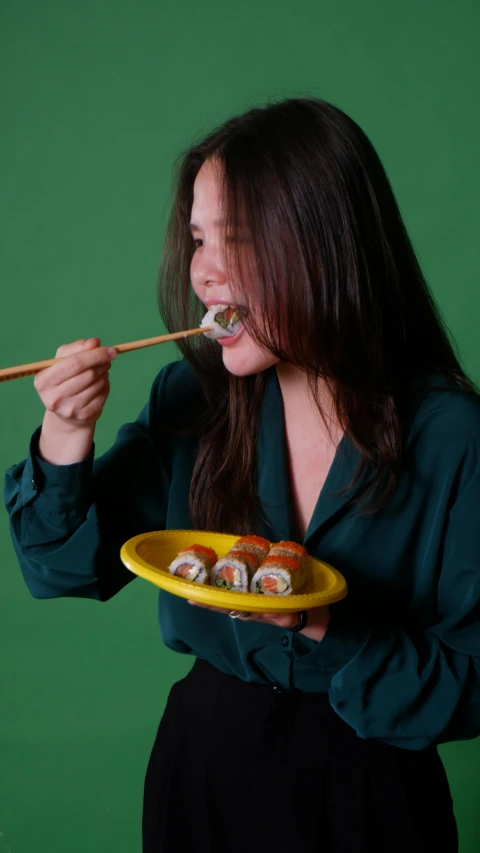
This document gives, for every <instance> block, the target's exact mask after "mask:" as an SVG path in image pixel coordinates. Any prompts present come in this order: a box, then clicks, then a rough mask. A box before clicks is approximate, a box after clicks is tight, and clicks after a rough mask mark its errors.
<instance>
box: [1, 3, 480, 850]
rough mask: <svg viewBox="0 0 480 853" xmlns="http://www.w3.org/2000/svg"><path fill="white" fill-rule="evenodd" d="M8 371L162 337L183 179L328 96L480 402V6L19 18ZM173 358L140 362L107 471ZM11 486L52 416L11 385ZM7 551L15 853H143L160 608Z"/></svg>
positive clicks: (75, 12) (5, 345)
mask: <svg viewBox="0 0 480 853" xmlns="http://www.w3.org/2000/svg"><path fill="white" fill-rule="evenodd" d="M0 19H1V20H0V64H1V74H0V87H1V93H0V95H1V100H0V104H1V107H0V109H1V114H0V121H1V133H0V168H1V174H0V187H1V197H2V202H1V239H0V242H1V259H0V270H1V279H0V281H1V296H2V299H1V314H0V322H1V335H0V365H1V366H9V365H13V364H19V363H23V362H28V361H34V360H37V359H41V358H48V357H51V356H53V355H54V354H55V350H56V348H57V347H58V346H59V345H60V344H61V343H63V342H67V341H71V340H76V339H77V338H80V337H90V336H93V335H97V336H99V337H100V338H101V340H102V342H105V343H107V342H108V343H111V344H117V343H121V342H122V341H128V340H134V339H137V338H142V337H149V336H151V335H155V334H160V333H162V331H163V328H162V325H161V323H160V321H159V317H158V312H157V308H156V296H155V287H156V273H157V266H158V260H159V256H160V252H161V243H162V235H163V233H164V227H165V217H166V209H167V203H168V191H169V185H170V176H171V168H172V163H173V161H174V158H175V157H176V156H177V155H178V154H179V152H180V151H181V150H182V149H184V148H185V147H186V146H187V145H188V144H189V143H190V142H191V141H192V139H193V138H194V137H196V136H197V135H198V134H200V133H202V132H204V131H206V130H208V129H209V128H210V127H212V126H213V125H214V124H216V123H218V122H219V121H222V120H224V119H225V118H227V117H228V116H230V115H232V114H234V113H235V112H238V111H239V110H243V109H244V108H247V107H249V106H251V105H254V104H257V103H263V102H264V101H265V100H267V99H268V98H272V97H273V98H277V97H283V96H287V95H315V96H319V97H323V98H325V99H326V100H330V101H332V102H333V103H335V104H337V105H338V106H340V107H341V108H343V109H344V110H345V111H346V112H348V113H349V114H350V115H352V117H353V118H354V119H356V120H357V121H358V122H359V123H360V125H361V126H362V127H363V128H364V130H365V131H366V132H367V134H368V135H369V136H370V138H371V139H372V140H373V142H374V145H375V146H376V148H377V150H378V152H379V154H380V157H381V158H382V160H383V162H384V164H385V166H386V169H387V172H388V174H389V177H390V179H391V181H392V184H393V187H394V191H395V193H396V195H397V198H398V201H399V204H400V207H401V210H402V212H403V215H404V217H405V220H406V223H407V227H408V229H409V232H410V234H411V237H412V239H413V242H414V245H415V247H416V250H417V252H418V255H419V258H420V261H421V263H422V265H423V268H424V270H425V273H426V275H427V277H428V280H429V282H430V284H431V286H432V288H433V291H434V293H435V295H436V297H437V300H438V301H439V303H440V306H441V308H442V311H443V313H444V315H445V317H446V318H447V321H448V323H449V326H450V328H451V330H452V333H453V334H454V336H455V338H456V339H457V341H458V344H459V348H460V351H461V354H462V358H463V361H464V364H465V366H466V368H467V369H468V370H469V371H470V373H471V375H472V376H473V378H474V379H475V380H476V381H479V380H480V345H479V342H478V318H479V312H480V293H479V289H478V259H477V258H476V251H477V246H478V233H477V232H478V198H479V195H480V193H479V190H480V187H479V170H478V150H479V119H478V110H477V109H476V96H475V93H476V91H477V85H478V58H477V56H478V38H477V34H478V23H479V20H478V19H479V14H478V5H477V3H475V2H459V3H455V4H454V3H451V2H448V0H447V2H445V0H404V2H403V3H402V4H398V3H393V2H388V0H387V2H385V0H365V2H363V3H358V2H356V0H339V2H335V3H332V2H326V0H310V2H308V0H298V2H296V3H292V2H281V0H280V2H277V3H273V2H272V1H271V0H244V2H243V3H242V4H228V3H224V2H220V1H219V2H215V0H205V2H203V3H202V4H197V3H195V2H189V3H185V2H181V0H163V2H160V0H156V2H155V0H120V2H118V0H117V1H115V0H84V2H82V3H81V4H78V3H74V2H73V0H56V2H55V0H43V2H41V3H40V2H34V0H25V2H23V3H18V2H17V0H3V2H2V3H1V4H0ZM176 357H177V351H176V350H175V348H174V347H173V346H172V345H166V346H162V347H156V348H152V349H149V350H144V351H140V352H136V353H131V354H129V355H123V356H120V357H119V358H118V359H117V361H116V362H115V363H114V364H113V366H112V371H111V383H112V390H111V396H110V398H109V401H108V403H107V406H106V409H105V411H104V414H103V416H102V419H101V420H100V422H99V425H98V429H97V434H96V447H97V453H101V452H103V451H105V450H106V449H107V448H108V447H109V446H110V445H111V443H112V442H113V440H114V437H115V433H116V431H117V429H118V427H119V426H120V425H121V424H122V423H123V422H125V421H128V420H132V419H134V418H135V417H136V416H137V414H138V412H139V411H140V409H141V408H142V406H143V405H144V403H145V402H146V399H147V396H148V393H149V390H150V386H151V383H152V381H153V379H154V377H155V375H156V373H157V371H158V370H159V369H160V368H161V367H162V366H163V365H164V364H165V363H167V362H168V361H170V360H172V359H174V358H176ZM0 412H1V417H0V430H1V443H0V454H1V463H2V464H1V468H2V471H3V470H5V468H7V467H8V466H10V465H11V464H13V463H15V462H18V461H20V460H21V459H23V458H24V457H25V455H26V451H27V447H28V442H29V438H30V435H31V433H32V432H33V430H34V429H35V428H36V427H37V426H38V424H39V423H40V422H41V419H42V412H43V409H42V405H41V403H40V400H39V399H38V397H37V395H36V392H35V390H34V388H33V381H32V380H31V379H28V378H27V379H20V380H17V381H15V382H9V383H6V384H4V385H1V386H0ZM0 535H1V618H0V635H1V637H0V639H1V642H0V656H1V685H2V688H1V695H0V718H1V719H0V761H1V767H0V853H43V851H45V853H46V851H48V853H65V851H67V850H68V851H69V853H84V851H86V850H88V851H89V853H110V851H119V850H128V851H129V853H139V851H140V815H141V801H142V782H143V776H144V772H145V768H146V763H147V759H148V754H149V750H150V748H151V745H152V743H153V739H154V736H155V732H156V727H157V725H158V721H159V719H160V716H161V713H162V710H163V707H164V703H165V700H166V696H167V693H168V690H169V688H170V685H171V684H172V683H173V681H175V680H176V679H178V678H179V677H182V676H183V675H184V674H185V673H186V671H187V670H188V668H189V667H190V665H191V661H190V660H189V659H186V658H183V657H181V656H179V655H174V654H172V653H171V652H169V651H168V650H166V649H165V648H164V647H163V646H162V644H161V640H160V636H159V630H158V626H157V621H156V590H155V588H154V587H151V586H150V585H149V584H148V583H147V582H144V581H141V580H137V581H135V582H134V583H133V584H131V585H130V586H129V587H128V588H127V589H125V590H123V591H122V592H121V593H120V594H119V595H118V596H117V597H116V598H115V599H113V600H112V601H111V602H109V603H108V604H98V603H95V602H89V601H75V600H54V601H34V600H33V599H31V598H30V597H29V593H28V592H27V590H26V587H25V586H24V584H23V581H22V579H21V575H20V570H19V568H18V565H17V562H16V558H15V555H14V552H13V548H12V546H11V543H10V539H9V535H8V527H7V516H6V513H4V515H3V517H2V518H1V521H0ZM441 754H442V757H443V759H444V761H445V763H446V767H447V772H448V776H449V779H450V784H451V788H452V793H453V796H454V800H455V808H456V814H457V818H458V823H459V829H460V837H461V853H474V852H475V851H478V850H479V849H480V818H479V805H480V802H479V790H480V770H479V758H480V743H479V741H478V740H477V741H474V742H463V743H457V744H449V745H446V746H444V747H442V748H441Z"/></svg>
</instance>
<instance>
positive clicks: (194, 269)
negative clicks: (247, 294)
mask: <svg viewBox="0 0 480 853" xmlns="http://www.w3.org/2000/svg"><path fill="white" fill-rule="evenodd" d="M190 274H191V279H192V284H193V285H194V286H195V287H209V286H212V285H223V284H226V281H227V279H226V273H225V268H224V264H223V260H222V257H221V252H220V248H219V247H217V246H212V245H210V246H209V245H204V246H202V247H201V249H200V250H197V252H196V253H195V254H194V256H193V259H192V264H191V270H190Z"/></svg>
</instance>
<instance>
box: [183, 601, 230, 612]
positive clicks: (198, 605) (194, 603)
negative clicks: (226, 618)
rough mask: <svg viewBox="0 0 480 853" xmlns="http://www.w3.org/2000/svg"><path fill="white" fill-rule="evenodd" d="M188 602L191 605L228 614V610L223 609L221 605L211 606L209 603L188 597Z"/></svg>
mask: <svg viewBox="0 0 480 853" xmlns="http://www.w3.org/2000/svg"><path fill="white" fill-rule="evenodd" d="M188 603H189V604H191V605H192V607H201V608H202V609H203V610H215V612H216V613H225V614H227V615H228V613H229V611H228V610H225V609H224V608H223V607H212V606H211V605H210V604H200V603H199V602H198V601H191V600H190V599H188Z"/></svg>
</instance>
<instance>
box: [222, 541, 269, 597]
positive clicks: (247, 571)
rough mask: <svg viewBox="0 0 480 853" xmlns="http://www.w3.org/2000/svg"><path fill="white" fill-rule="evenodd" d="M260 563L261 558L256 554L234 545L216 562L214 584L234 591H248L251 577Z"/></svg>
mask: <svg viewBox="0 0 480 853" xmlns="http://www.w3.org/2000/svg"><path fill="white" fill-rule="evenodd" d="M258 565H259V560H258V559H257V558H256V557H255V555H254V554H251V553H249V552H248V551H240V550H236V549H235V547H234V548H232V549H231V550H230V551H229V552H228V554H225V556H224V557H220V559H219V560H217V562H216V563H215V565H214V567H213V569H212V575H211V576H212V584H213V585H214V586H218V587H220V588H223V589H228V590H231V591H232V592H248V587H249V583H250V578H251V577H253V574H254V572H255V569H256V568H257V566H258Z"/></svg>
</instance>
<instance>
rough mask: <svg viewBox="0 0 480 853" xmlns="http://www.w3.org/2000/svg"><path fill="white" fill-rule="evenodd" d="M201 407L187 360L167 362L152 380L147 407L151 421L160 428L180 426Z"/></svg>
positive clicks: (198, 386) (199, 392) (195, 379)
mask: <svg viewBox="0 0 480 853" xmlns="http://www.w3.org/2000/svg"><path fill="white" fill-rule="evenodd" d="M204 404H205V397H204V394H203V390H202V386H201V384H200V380H199V378H198V376H197V374H196V373H195V371H194V370H193V368H192V366H191V365H190V364H189V363H188V361H185V360H184V359H182V360H181V361H173V362H170V364H167V365H166V366H165V367H163V368H162V370H160V371H159V373H158V374H157V376H156V377H155V380H154V382H153V385H152V390H151V394H150V406H151V410H152V415H153V417H154V419H155V420H157V419H158V420H159V421H160V422H161V423H163V425H164V426H167V425H168V426H174V425H175V426H178V425H180V424H181V423H182V421H184V420H185V416H186V417H187V419H188V416H189V415H190V414H192V413H194V412H196V411H197V410H198V409H199V408H201V407H203V405H204Z"/></svg>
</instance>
